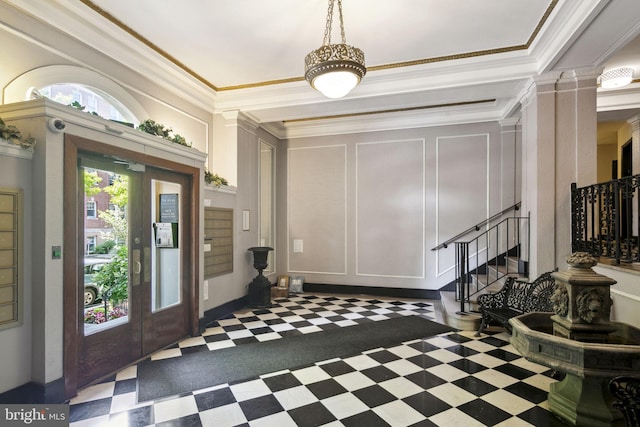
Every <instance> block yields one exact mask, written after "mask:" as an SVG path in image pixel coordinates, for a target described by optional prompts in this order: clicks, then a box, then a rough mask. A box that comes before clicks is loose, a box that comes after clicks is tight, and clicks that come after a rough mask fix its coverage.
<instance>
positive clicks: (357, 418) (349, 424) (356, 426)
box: [340, 411, 390, 427]
mask: <svg viewBox="0 0 640 427" xmlns="http://www.w3.org/2000/svg"><path fill="white" fill-rule="evenodd" d="M340 422H341V423H342V424H343V425H344V426H345V427H364V426H366V427H388V426H389V425H390V424H389V423H387V422H386V421H385V420H383V419H382V418H380V417H379V416H378V414H376V413H375V412H373V411H365V412H360V413H359V414H356V415H353V416H351V417H349V418H344V419H342V420H340Z"/></svg>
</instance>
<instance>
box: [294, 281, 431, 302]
mask: <svg viewBox="0 0 640 427" xmlns="http://www.w3.org/2000/svg"><path fill="white" fill-rule="evenodd" d="M302 289H303V290H304V291H305V292H321V293H329V294H356V295H360V294H362V295H372V296H376V295H377V296H385V297H394V298H416V299H432V300H437V299H440V291H439V290H438V289H407V288H382V287H376V286H354V285H330V284H322V283H306V282H305V283H304V285H303V287H302Z"/></svg>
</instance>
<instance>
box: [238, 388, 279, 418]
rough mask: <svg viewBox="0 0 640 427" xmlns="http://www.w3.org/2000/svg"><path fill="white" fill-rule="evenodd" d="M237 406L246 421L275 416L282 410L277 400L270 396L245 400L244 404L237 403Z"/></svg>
mask: <svg viewBox="0 0 640 427" xmlns="http://www.w3.org/2000/svg"><path fill="white" fill-rule="evenodd" d="M239 405H240V408H242V412H244V416H245V417H247V420H248V421H251V420H255V419H258V418H262V417H266V416H267V415H272V414H277V413H278V412H282V411H283V410H284V408H283V407H282V405H280V402H278V399H276V398H275V396H274V395H272V394H268V395H266V396H261V397H256V398H255V399H249V400H245V401H244V402H239Z"/></svg>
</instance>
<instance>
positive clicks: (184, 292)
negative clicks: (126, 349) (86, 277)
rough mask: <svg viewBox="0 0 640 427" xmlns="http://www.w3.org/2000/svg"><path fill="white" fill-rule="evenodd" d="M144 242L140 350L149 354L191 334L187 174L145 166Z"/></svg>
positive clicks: (189, 203)
mask: <svg viewBox="0 0 640 427" xmlns="http://www.w3.org/2000/svg"><path fill="white" fill-rule="evenodd" d="M144 180H145V182H144V190H143V191H144V198H145V201H144V204H143V209H142V212H143V220H142V224H143V226H142V230H143V236H142V240H143V241H144V242H146V243H145V246H144V247H143V248H142V258H143V259H142V273H143V274H142V277H141V280H142V310H141V311H142V316H143V338H142V351H143V353H144V354H150V353H152V352H154V351H156V350H158V349H160V348H163V347H165V346H167V345H168V344H171V343H173V342H175V341H177V340H179V339H180V338H182V337H184V336H186V335H187V334H188V332H189V313H190V299H189V286H188V283H189V282H190V281H191V278H190V274H191V271H190V269H189V268H188V267H187V266H189V265H191V259H190V257H191V253H190V251H189V248H191V246H192V245H191V236H190V233H189V232H188V231H189V227H188V226H187V225H188V218H190V217H191V200H190V196H189V191H187V190H188V188H189V187H190V181H191V180H190V178H189V177H187V176H185V175H180V174H177V173H173V172H169V171H167V170H161V169H156V168H147V171H146V173H145V178H144Z"/></svg>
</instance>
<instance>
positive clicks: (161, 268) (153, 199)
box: [75, 151, 191, 387]
mask: <svg viewBox="0 0 640 427" xmlns="http://www.w3.org/2000/svg"><path fill="white" fill-rule="evenodd" d="M77 159H78V167H77V188H78V197H77V198H76V201H77V215H76V217H77V221H78V228H77V229H78V230H79V236H78V245H77V247H78V251H77V252H78V258H79V259H78V262H77V267H78V289H77V291H78V292H77V293H76V295H77V297H76V301H75V306H76V309H77V310H78V314H79V315H78V316H77V319H78V326H79V328H78V364H77V367H78V369H77V385H78V387H80V386H83V385H85V384H88V383H90V382H92V381H94V380H96V379H98V378H100V377H102V376H104V375H106V374H109V373H111V372H114V371H115V370H117V369H120V368H122V367H123V366H126V365H127V364H129V363H132V362H134V361H136V360H138V359H140V358H142V357H143V356H145V355H148V354H151V353H152V352H154V351H156V350H158V349H160V348H162V347H164V346H166V345H168V344H171V343H173V342H175V341H177V340H179V339H180V338H182V337H184V336H186V335H187V334H188V332H189V308H190V307H189V301H190V297H189V275H190V269H189V268H188V266H189V262H190V251H189V248H190V247H191V242H190V237H189V236H190V234H189V233H188V232H187V230H189V229H190V223H189V221H190V218H191V213H190V208H191V206H190V200H189V199H190V197H189V195H190V192H189V191H188V188H189V187H188V186H189V182H190V177H188V176H185V175H182V174H179V173H174V172H170V171H168V170H164V169H160V168H154V167H151V166H148V165H144V164H140V163H135V162H133V161H130V160H127V159H126V158H122V157H114V156H105V155H99V154H96V153H92V152H83V151H78V152H77Z"/></svg>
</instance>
